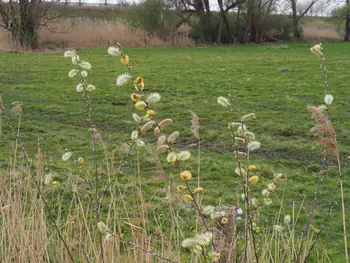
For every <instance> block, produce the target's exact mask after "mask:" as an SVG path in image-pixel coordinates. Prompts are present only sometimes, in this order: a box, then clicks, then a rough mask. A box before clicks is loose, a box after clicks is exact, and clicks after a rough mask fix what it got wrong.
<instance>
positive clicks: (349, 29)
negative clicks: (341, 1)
mask: <svg viewBox="0 0 350 263" xmlns="http://www.w3.org/2000/svg"><path fill="white" fill-rule="evenodd" d="M349 4H350V0H346V6H347V7H349ZM344 41H350V13H348V14H347V16H346V28H345V36H344Z"/></svg>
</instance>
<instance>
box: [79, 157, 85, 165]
mask: <svg viewBox="0 0 350 263" xmlns="http://www.w3.org/2000/svg"><path fill="white" fill-rule="evenodd" d="M78 163H79V164H80V165H84V157H79V158H78Z"/></svg>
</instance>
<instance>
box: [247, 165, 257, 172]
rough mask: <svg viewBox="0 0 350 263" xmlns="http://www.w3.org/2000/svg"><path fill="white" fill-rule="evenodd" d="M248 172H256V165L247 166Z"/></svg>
mask: <svg viewBox="0 0 350 263" xmlns="http://www.w3.org/2000/svg"><path fill="white" fill-rule="evenodd" d="M248 171H249V172H254V171H256V165H249V166H248Z"/></svg>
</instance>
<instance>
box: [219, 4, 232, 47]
mask: <svg viewBox="0 0 350 263" xmlns="http://www.w3.org/2000/svg"><path fill="white" fill-rule="evenodd" d="M218 4H219V8H220V22H221V21H224V23H225V26H226V29H227V32H228V33H229V35H230V37H231V40H230V43H233V42H234V36H233V34H232V31H231V28H230V25H229V23H228V20H227V17H226V12H225V10H224V8H223V6H222V0H218Z"/></svg>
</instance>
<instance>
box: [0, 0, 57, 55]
mask: <svg viewBox="0 0 350 263" xmlns="http://www.w3.org/2000/svg"><path fill="white" fill-rule="evenodd" d="M53 3H54V2H43V1H41V0H19V2H14V1H13V0H9V2H3V1H2V0H0V27H2V28H4V29H5V30H7V31H8V32H10V33H11V36H12V38H13V39H14V40H15V41H16V42H18V43H19V44H20V45H21V46H22V47H26V48H30V49H37V48H38V47H39V42H38V29H39V28H40V27H47V26H48V25H49V23H50V22H52V21H53V20H54V19H55V18H56V16H55V14H54V12H53V10H52V5H53Z"/></svg>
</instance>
